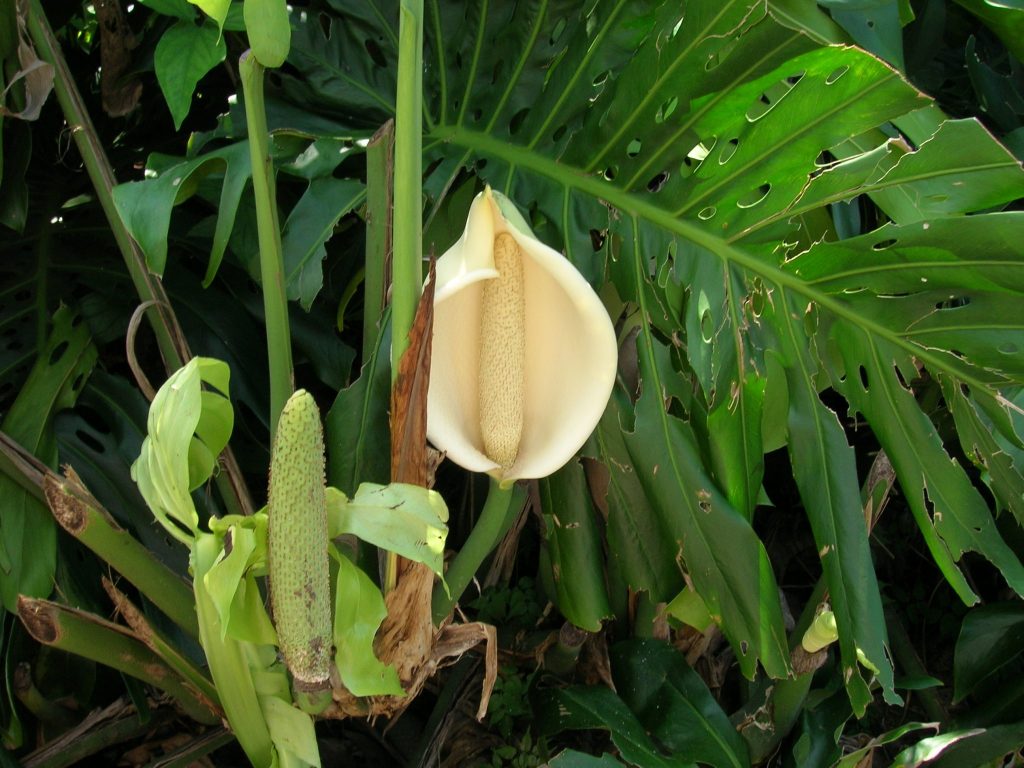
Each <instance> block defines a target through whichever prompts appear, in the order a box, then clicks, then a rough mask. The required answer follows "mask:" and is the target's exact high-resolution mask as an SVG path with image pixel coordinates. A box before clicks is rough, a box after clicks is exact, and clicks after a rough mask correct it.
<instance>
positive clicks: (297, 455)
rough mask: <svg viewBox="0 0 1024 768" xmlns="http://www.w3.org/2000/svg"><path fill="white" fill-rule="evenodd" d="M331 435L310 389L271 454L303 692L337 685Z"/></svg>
mask: <svg viewBox="0 0 1024 768" xmlns="http://www.w3.org/2000/svg"><path fill="white" fill-rule="evenodd" d="M324 486H325V483H324V437H323V428H322V427H321V424H320V412H319V410H318V409H317V407H316V403H315V402H314V401H313V397H312V396H311V395H310V394H309V393H308V392H306V391H305V390H299V391H297V392H296V393H295V394H293V395H292V396H291V397H290V398H289V399H288V402H287V403H286V404H285V406H284V410H282V412H281V417H280V420H279V421H278V425H277V436H276V437H275V439H274V449H273V452H272V454H271V458H270V492H269V499H268V505H267V506H268V519H269V527H268V528H269V529H268V536H269V542H268V549H269V552H268V557H269V569H270V597H271V605H272V607H273V611H274V624H275V626H276V628H277V636H278V644H279V646H280V649H281V653H282V654H283V655H284V659H285V663H286V664H287V665H288V669H289V670H290V671H291V673H292V676H293V677H294V678H295V688H296V692H297V693H298V692H300V691H305V692H310V691H317V690H323V689H325V688H328V687H329V681H328V678H329V677H330V664H331V589H330V573H329V562H328V554H327V502H326V496H325V487H324Z"/></svg>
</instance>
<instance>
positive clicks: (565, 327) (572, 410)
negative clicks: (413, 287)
mask: <svg viewBox="0 0 1024 768" xmlns="http://www.w3.org/2000/svg"><path fill="white" fill-rule="evenodd" d="M617 359H618V349H617V345H616V340H615V331H614V329H613V328H612V323H611V320H610V318H609V317H608V314H607V312H606V311H605V309H604V305H603V304H602V303H601V300H600V299H599V298H598V296H597V294H595V293H594V291H593V289H592V288H591V287H590V285H589V283H587V281H586V280H585V279H584V278H583V276H582V275H581V274H580V273H579V272H577V271H576V269H575V267H573V266H572V264H571V263H570V262H569V261H568V260H567V259H566V258H565V257H563V256H562V254H560V253H558V252H557V251H555V250H554V249H552V248H550V247H548V246H547V245H545V244H544V243H542V242H540V241H539V240H537V238H535V237H534V236H533V234H532V233H531V232H530V230H529V227H528V226H527V225H526V223H525V221H524V220H523V219H522V216H521V215H520V214H519V213H518V211H517V210H516V209H515V206H514V205H513V204H512V203H511V202H510V201H509V200H508V199H506V198H504V197H502V196H501V195H500V194H499V193H497V192H493V191H492V190H490V189H487V190H485V191H484V192H482V193H481V194H479V195H477V197H476V199H474V201H473V204H472V206H471V207H470V213H469V219H468V220H467V222H466V229H465V231H464V232H463V235H462V237H461V238H460V239H459V241H458V242H457V243H455V245H453V246H452V247H451V248H450V249H449V250H448V251H446V252H445V253H444V255H442V256H441V257H440V258H439V259H438V262H437V286H436V288H435V293H434V335H433V351H432V361H431V372H430V390H429V394H428V398H427V437H428V438H429V439H430V441H431V442H432V443H433V444H434V445H435V446H436V447H437V448H439V449H440V450H442V451H445V452H446V453H447V455H448V458H450V459H452V460H453V461H455V462H456V463H457V464H459V465H461V466H463V467H465V468H466V469H470V470H472V471H476V472H487V473H489V474H490V475H492V476H494V477H496V478H498V479H499V480H502V481H511V480H516V479H520V478H536V477H545V476H547V475H549V474H551V473H552V472H554V471H555V470H557V469H558V468H559V467H561V466H562V465H563V464H565V463H566V462H567V461H568V460H569V459H570V458H572V456H573V455H574V454H575V453H576V451H578V450H579V449H580V447H581V446H582V445H583V443H584V442H586V439H587V437H588V436H589V435H590V433H591V432H592V431H593V430H594V427H595V426H597V422H598V421H599V420H600V418H601V414H602V413H603V412H604V408H605V406H606V405H607V403H608V397H609V395H610V394H611V389H612V385H613V384H614V381H615V368H616V363H617Z"/></svg>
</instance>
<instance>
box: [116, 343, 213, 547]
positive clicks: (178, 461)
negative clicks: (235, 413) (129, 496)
mask: <svg viewBox="0 0 1024 768" xmlns="http://www.w3.org/2000/svg"><path fill="white" fill-rule="evenodd" d="M228 375H229V374H228V371H227V366H226V365H225V364H224V363H222V362H220V361H218V360H212V359H209V358H193V359H192V360H191V361H189V362H188V363H187V364H186V365H185V366H184V367H182V368H180V369H179V370H178V371H176V372H175V373H173V374H172V375H171V377H170V378H169V379H168V380H167V381H166V382H165V383H164V385H163V386H162V387H160V389H159V391H158V392H157V394H156V397H155V398H153V403H152V404H151V405H150V408H149V418H148V421H147V431H148V433H149V434H148V436H147V437H146V439H145V440H144V441H143V443H142V452H141V453H140V455H139V458H138V459H137V460H136V461H135V463H134V464H132V479H133V480H135V482H136V483H138V486H139V491H140V492H141V493H142V496H143V498H144V499H145V500H146V504H147V505H148V506H149V508H150V511H152V513H153V515H154V516H155V517H156V518H157V520H158V521H159V522H160V523H161V524H162V525H163V526H164V528H165V529H166V530H167V531H168V532H169V533H170V534H171V535H173V536H174V537H175V538H177V539H179V540H181V541H184V542H185V543H189V542H190V541H191V539H192V538H193V536H195V534H196V533H197V532H198V530H199V515H198V513H197V512H196V508H195V505H194V504H193V503H192V498H191V496H190V492H191V491H192V490H193V489H194V488H197V487H199V486H200V485H202V484H203V483H204V482H206V481H207V480H208V479H209V473H207V474H205V475H203V474H202V473H200V474H198V475H192V474H191V472H190V470H191V468H192V467H191V466H190V464H191V462H190V457H191V456H192V455H193V448H192V444H193V442H196V441H199V442H202V440H201V438H200V437H199V436H197V435H196V429H197V428H198V426H199V424H200V422H201V421H202V418H203V403H204V400H205V401H207V402H217V400H216V398H219V399H220V400H223V401H227V397H226V390H227V386H228V384H227V382H228ZM204 382H206V383H214V384H216V385H218V386H220V387H224V389H223V390H221V391H222V392H224V394H218V393H215V392H212V391H207V392H206V393H205V394H204V392H203V389H202V385H203V383H204ZM211 398H213V399H212V400H211ZM215 410H216V411H217V412H218V413H219V414H220V418H216V419H214V420H213V421H212V422H208V423H209V424H211V426H210V427H209V428H208V429H205V430H204V431H205V432H206V433H207V435H208V436H209V437H210V439H211V440H213V441H214V442H213V443H212V444H205V443H204V447H203V449H196V450H195V455H197V456H198V455H203V452H204V451H206V452H208V453H210V454H213V455H216V454H214V451H216V453H219V452H220V451H221V450H222V449H223V447H224V443H223V442H221V441H222V440H225V441H226V437H227V435H228V434H230V425H227V432H225V431H224V430H225V424H224V418H223V408H222V407H221V406H220V404H218V405H217V406H215ZM216 424H219V427H217V426H213V425H216ZM196 466H197V467H198V466H206V467H209V469H210V470H211V471H212V468H213V465H212V463H211V462H208V461H202V462H197V464H196Z"/></svg>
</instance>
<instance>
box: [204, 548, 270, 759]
mask: <svg viewBox="0 0 1024 768" xmlns="http://www.w3.org/2000/svg"><path fill="white" fill-rule="evenodd" d="M220 553H221V547H220V544H219V543H218V542H217V539H216V537H215V536H212V535H210V534H204V533H201V534H199V535H198V536H197V537H196V540H195V543H194V544H193V546H192V572H193V578H194V579H195V581H194V582H193V585H194V587H195V597H196V613H197V614H198V617H199V638H200V641H201V643H202V646H203V651H204V652H205V653H206V661H207V664H209V667H210V676H211V677H212V678H213V684H214V686H215V687H216V689H217V693H218V694H219V696H220V704H221V706H222V707H223V708H224V714H225V716H226V717H227V721H228V724H229V725H230V726H231V730H232V731H233V732H234V734H235V738H237V739H238V743H239V744H240V745H241V747H242V750H243V751H244V752H245V754H246V756H247V757H248V758H249V761H250V762H251V763H252V764H253V765H255V766H269V765H271V763H272V762H275V761H274V744H273V741H272V740H271V738H270V731H269V729H268V726H267V721H266V719H265V718H264V716H263V711H262V709H261V708H260V700H259V695H258V694H257V692H256V685H255V682H254V681H253V674H252V670H251V669H250V668H249V661H248V658H247V656H246V649H245V647H244V644H243V642H242V641H239V640H235V639H234V638H233V637H231V636H230V635H228V634H227V632H226V631H225V630H224V627H223V625H222V623H221V619H220V614H219V613H218V611H217V606H216V604H215V602H214V599H213V596H212V595H211V594H210V592H209V590H208V589H207V588H206V574H208V573H209V572H210V569H211V568H212V567H213V565H214V563H216V562H217V558H218V557H219V556H220ZM268 674H269V673H268ZM281 674H283V672H282V673H281Z"/></svg>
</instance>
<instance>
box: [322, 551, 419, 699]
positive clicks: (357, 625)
mask: <svg viewBox="0 0 1024 768" xmlns="http://www.w3.org/2000/svg"><path fill="white" fill-rule="evenodd" d="M335 560H336V561H337V563H338V585H337V590H336V592H335V603H334V647H335V656H334V661H335V664H337V665H338V673H339V674H340V675H341V680H342V682H343V683H344V684H345V687H346V688H348V690H349V691H351V692H352V694H353V695H355V696H382V695H393V696H402V695H404V691H403V690H402V686H401V684H400V683H399V681H398V674H397V673H396V672H395V669H394V667H392V666H389V665H386V664H383V663H381V661H380V660H379V659H378V658H377V657H376V655H374V652H373V639H374V637H375V636H376V634H377V629H378V628H379V627H380V624H381V622H382V621H384V618H385V617H386V616H387V615H388V610H387V607H386V606H385V605H384V596H383V595H381V593H380V590H379V589H378V588H377V585H376V584H374V583H373V582H372V581H371V580H370V577H369V576H367V575H366V574H365V573H363V571H362V570H360V569H359V568H357V567H356V566H355V565H354V564H352V563H351V562H350V561H349V560H348V558H346V557H344V556H340V555H338V556H336V557H335Z"/></svg>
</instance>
